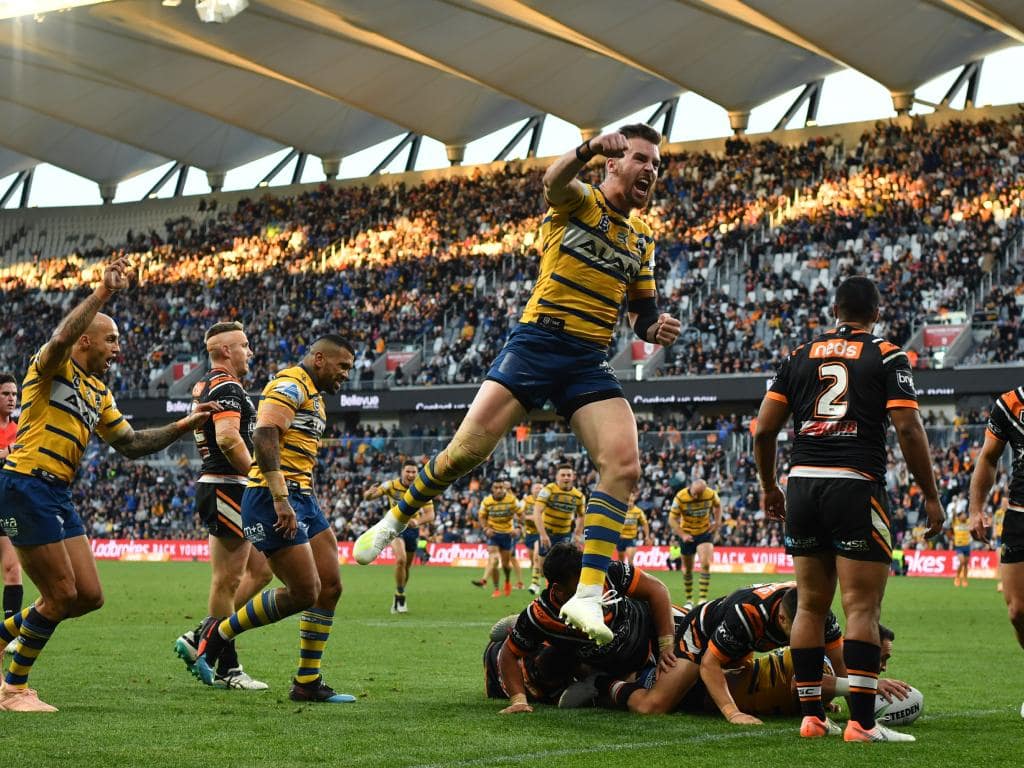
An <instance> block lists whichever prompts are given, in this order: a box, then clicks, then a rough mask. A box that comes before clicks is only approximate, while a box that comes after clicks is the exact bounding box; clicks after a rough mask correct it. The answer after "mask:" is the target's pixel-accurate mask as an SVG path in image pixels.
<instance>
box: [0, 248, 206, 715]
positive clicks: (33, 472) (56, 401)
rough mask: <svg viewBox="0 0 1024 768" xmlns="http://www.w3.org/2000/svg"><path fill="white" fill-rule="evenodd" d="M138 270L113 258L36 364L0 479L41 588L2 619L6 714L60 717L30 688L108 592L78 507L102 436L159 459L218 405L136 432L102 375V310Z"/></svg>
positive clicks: (106, 362) (108, 349)
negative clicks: (7, 657) (64, 631)
mask: <svg viewBox="0 0 1024 768" xmlns="http://www.w3.org/2000/svg"><path fill="white" fill-rule="evenodd" d="M131 268H132V265H131V262H130V261H129V260H128V259H127V258H125V257H120V258H115V259H113V260H112V261H111V262H110V263H109V264H107V265H106V266H105V267H104V269H103V279H102V282H101V283H100V285H99V286H98V287H97V288H96V289H95V290H94V291H93V292H92V293H91V294H90V295H89V296H87V297H86V298H85V299H84V300H83V301H82V302H80V303H79V304H78V305H77V306H76V307H75V308H74V309H72V310H71V312H70V313H68V315H67V316H66V317H65V318H64V319H63V320H62V321H61V323H60V325H58V326H57V329H56V330H55V331H54V332H53V335H52V336H51V337H50V340H49V341H48V342H46V343H45V344H44V345H43V346H42V348H40V350H39V351H38V352H37V353H36V354H35V355H34V356H33V357H32V361H31V362H30V363H29V366H28V372H27V373H26V375H25V380H24V382H23V383H22V398H23V402H22V411H21V419H20V421H19V425H18V438H17V442H15V444H14V445H13V446H12V447H11V452H10V454H8V456H7V458H6V460H5V462H4V465H3V469H2V471H0V526H2V527H3V529H4V531H5V533H6V534H7V535H8V536H9V537H10V539H11V543H12V544H14V546H15V548H16V549H17V550H18V556H19V557H20V559H21V565H22V567H23V568H24V569H25V573H27V574H28V576H29V578H30V579H32V582H33V583H34V584H35V585H36V587H37V588H38V589H39V599H38V600H37V601H36V602H35V604H34V605H32V606H30V607H28V608H26V609H24V610H22V611H21V612H19V613H16V614H14V615H13V616H11V617H10V618H8V619H7V620H5V621H4V624H3V630H2V631H0V640H2V642H3V643H5V644H6V643H8V642H10V641H11V640H13V639H14V638H15V637H17V639H18V645H17V646H16V647H15V651H14V658H13V659H12V661H11V665H10V667H9V668H8V671H7V674H6V676H5V677H4V682H3V686H2V688H0V710H7V711H10V712H55V711H56V708H55V707H53V706H51V705H49V704H46V703H44V702H43V701H41V700H40V699H39V697H38V695H37V694H36V692H35V691H33V690H32V689H31V688H29V687H28V677H29V673H30V672H31V670H32V666H33V664H35V662H36V661H38V659H39V655H40V654H41V653H42V651H43V648H44V646H45V645H46V643H47V641H48V640H49V639H50V637H51V636H52V635H53V633H54V630H56V629H57V625H58V624H59V623H60V622H61V621H63V620H64V619H72V618H76V617H78V616H83V615H85V614H87V613H89V612H91V611H95V610H97V609H99V608H100V606H102V605H103V590H102V588H101V586H100V579H99V574H98V573H97V572H96V561H95V560H94V559H93V555H92V548H91V547H90V546H89V540H88V539H87V538H86V535H85V525H84V524H83V523H82V518H81V517H79V515H78V512H77V511H76V510H75V508H74V506H73V505H72V503H71V482H72V480H74V477H75V472H76V471H77V470H78V465H79V463H80V462H81V460H82V455H83V454H84V453H85V447H86V445H88V443H89V438H90V437H91V436H92V433H93V432H94V431H95V432H96V434H98V435H99V436H100V438H101V439H102V440H103V441H104V442H106V443H108V444H109V445H111V446H112V447H113V448H114V449H116V450H117V451H118V453H120V454H122V455H124V456H127V457H128V458H131V459H136V458H139V457H141V456H146V455H148V454H151V453H156V452H157V451H161V450H163V449H164V448H166V447H167V446H168V445H170V444H171V443H173V442H174V441H175V440H177V439H178V438H180V437H182V436H183V435H185V434H187V433H189V432H191V431H192V430H193V429H195V428H197V427H199V426H202V424H204V423H205V422H206V420H207V419H208V418H209V417H210V414H211V413H216V412H217V411H218V410H219V409H220V406H218V405H217V404H216V403H204V404H202V405H201V406H198V407H197V408H196V409H195V410H193V412H192V413H191V414H190V415H188V416H186V417H185V418H183V419H179V420H178V421H176V422H174V423H173V424H169V425H167V426H166V427H159V428H156V429H143V430H138V431H136V430H134V429H132V427H131V425H130V424H129V423H128V421H127V420H126V419H125V417H124V416H122V415H121V412H120V411H119V410H118V409H117V404H116V403H115V402H114V396H113V394H112V393H111V392H110V390H109V389H108V388H107V385H106V384H104V383H103V376H104V375H105V374H106V373H107V371H109V370H110V365H111V363H113V362H114V360H116V359H117V357H118V355H119V354H120V352H121V347H120V341H119V340H120V334H119V333H118V330H117V324H116V323H115V322H114V320H113V318H111V317H110V316H109V315H105V314H102V313H101V312H100V309H101V308H102V307H103V305H104V304H106V303H107V302H108V301H109V300H110V299H111V297H113V295H114V294H115V293H117V292H118V291H121V290H123V289H124V288H126V287H127V286H128V275H129V273H130V271H131Z"/></svg>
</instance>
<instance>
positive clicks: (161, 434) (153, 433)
mask: <svg viewBox="0 0 1024 768" xmlns="http://www.w3.org/2000/svg"><path fill="white" fill-rule="evenodd" d="M220 408H221V406H220V405H219V404H218V403H199V404H198V405H196V407H195V410H194V411H193V412H192V413H191V414H189V415H188V416H186V417H185V418H183V419H178V420H177V421H175V422H173V423H172V424H168V425H166V426H163V427H154V428H152V429H140V430H134V429H132V428H131V426H128V427H127V428H125V429H124V430H122V431H121V432H120V433H119V434H118V435H117V436H116V437H115V438H113V439H112V440H111V441H110V445H111V446H112V447H113V448H114V450H116V451H117V452H118V453H120V454H121V455H122V456H126V457H128V458H129V459H137V458H139V457H140V456H148V455H149V454H151V453H156V452H157V451H162V450H163V449H164V448H166V447H167V446H169V445H170V444H171V443H173V442H175V441H176V440H177V439H178V438H180V437H181V436H182V435H186V434H188V433H189V432H191V431H192V430H194V429H195V428H196V427H199V426H202V425H203V423H204V422H205V421H206V420H207V419H208V418H210V414H211V413H216V412H217V411H219V410H220Z"/></svg>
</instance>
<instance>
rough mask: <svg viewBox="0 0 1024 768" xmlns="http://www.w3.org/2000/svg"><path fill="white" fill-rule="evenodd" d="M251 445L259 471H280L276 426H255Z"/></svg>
mask: <svg viewBox="0 0 1024 768" xmlns="http://www.w3.org/2000/svg"><path fill="white" fill-rule="evenodd" d="M252 447H253V454H255V459H256V464H257V465H258V466H259V468H260V471H261V472H278V471H280V469H281V439H280V432H278V428H277V427H275V426H261V427H256V429H254V430H253V433H252Z"/></svg>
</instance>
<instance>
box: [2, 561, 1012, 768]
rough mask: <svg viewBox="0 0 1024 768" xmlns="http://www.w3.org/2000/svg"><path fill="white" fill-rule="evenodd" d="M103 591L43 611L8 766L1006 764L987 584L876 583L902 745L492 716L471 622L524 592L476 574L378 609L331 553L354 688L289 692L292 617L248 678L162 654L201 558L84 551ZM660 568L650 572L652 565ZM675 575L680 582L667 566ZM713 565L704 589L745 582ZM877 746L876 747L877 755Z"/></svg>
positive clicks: (599, 719) (1008, 732)
mask: <svg viewBox="0 0 1024 768" xmlns="http://www.w3.org/2000/svg"><path fill="white" fill-rule="evenodd" d="M100 571H101V574H102V577H103V580H104V583H105V586H106V592H107V604H106V607H104V609H103V610H102V611H100V612H99V613H97V614H93V615H91V616H88V617H86V618H84V619H79V620H77V621H72V622H68V623H67V624H64V625H62V626H61V628H60V629H59V630H58V632H57V634H56V635H55V637H54V639H53V641H51V643H50V644H49V645H48V646H47V649H46V652H45V654H44V656H43V657H42V658H41V660H40V662H39V664H38V665H37V668H36V670H35V672H34V674H33V676H32V685H33V687H35V688H36V689H38V690H39V692H40V694H41V696H42V698H43V699H44V700H46V701H48V702H50V703H52V704H54V705H56V706H58V707H59V708H60V709H61V711H60V713H59V714H57V715H53V716H48V715H16V714H13V713H0V750H2V754H4V755H5V757H6V760H7V762H8V763H9V764H12V765H19V766H22V767H27V766H37V765H38V766H88V767H89V768H102V767H104V766H136V765H138V766H148V767H151V768H156V767H157V766H219V765H273V766H275V767H277V766H279V767H281V768H284V767H285V766H309V765H318V764H323V765H337V766H388V767H389V768H398V767H399V766H513V765H519V766H521V765H541V766H545V768H547V767H548V766H550V767H551V768H554V767H555V766H577V765H579V766H594V765H608V764H610V763H613V762H614V763H620V764H626V765H643V766H645V768H647V767H653V766H678V765H680V764H681V763H684V762H685V763H688V764H690V765H698V766H718V765H722V766H725V765H729V766H736V765H743V766H762V765H763V766H772V768H779V767H780V766H787V765H795V764H804V763H810V762H812V761H813V762H816V763H820V764H822V765H828V766H846V765H850V766H853V765H855V764H858V763H855V761H857V760H859V759H862V755H863V753H864V751H865V750H866V749H873V750H881V751H883V752H886V753H895V752H898V753H900V757H903V756H906V757H907V758H911V757H912V758H913V759H914V760H915V763H917V764H919V765H925V766H945V765H949V766H953V765H956V766H974V765H985V766H1002V765H1005V766H1011V765H1013V766H1018V765H1020V764H1021V757H1020V744H1021V733H1022V729H1024V721H1022V720H1021V717H1020V714H1019V710H1020V706H1021V701H1022V699H1024V651H1021V649H1020V648H1018V647H1017V645H1016V642H1015V641H1014V639H1013V634H1012V631H1011V629H1010V626H1009V622H1008V621H1007V620H1006V616H1005V609H1004V606H1003V602H1002V596H1001V595H998V594H996V592H995V587H994V583H993V582H991V581H981V580H978V581H975V582H974V583H972V584H971V586H970V588H969V589H966V590H964V589H954V588H953V587H952V585H951V584H950V582H949V581H946V580H932V579H895V580H893V581H891V582H890V587H889V594H888V597H887V600H886V609H885V616H884V619H885V621H886V623H888V624H890V625H891V626H892V627H893V628H894V629H895V630H896V634H897V640H896V644H895V653H894V656H893V659H892V662H891V664H890V674H891V675H892V676H894V677H899V678H902V679H905V680H907V681H908V682H910V683H912V684H913V685H915V686H916V687H918V688H920V689H921V690H922V691H923V692H924V694H925V714H924V715H923V716H922V717H921V719H920V720H918V722H917V723H915V724H914V725H913V726H909V727H908V728H907V730H908V731H910V732H912V733H914V734H915V735H917V737H918V739H919V741H918V742H917V743H916V744H910V745H881V746H874V747H868V746H864V745H852V744H851V745H847V744H843V743H842V742H841V741H833V740H828V741H820V742H814V743H804V742H801V741H800V740H799V739H798V738H797V737H796V734H795V725H794V723H793V722H789V721H779V720H774V721H769V722H768V723H767V724H766V725H765V726H763V727H761V728H738V727H736V726H730V725H729V724H727V723H726V722H725V721H724V720H722V719H720V718H715V717H687V716H682V715H672V716H664V717H652V718H641V717H638V716H634V715H629V714H625V713H620V712H609V711H596V710H576V711H558V710H556V709H551V708H545V707H539V708H538V709H537V711H536V712H534V713H533V714H531V715H517V716H514V717H500V716H499V715H498V714H497V713H498V710H499V709H500V708H501V705H500V704H499V703H497V702H494V701H489V700H487V699H486V698H484V695H483V691H482V674H481V663H480V656H481V652H482V650H483V647H484V645H485V641H486V636H487V631H488V628H489V627H490V626H491V624H492V623H493V622H494V621H495V620H497V619H498V618H500V617H501V616H503V615H506V614H509V613H513V612H516V611H518V610H520V609H521V608H522V607H523V605H525V603H526V602H527V594H526V593H525V592H520V593H516V594H515V595H514V597H512V598H509V599H504V598H501V599H496V600H492V599H491V598H490V596H489V595H488V594H487V593H485V592H484V591H483V590H480V589H477V588H476V587H473V586H471V585H470V584H469V579H470V578H471V577H472V576H475V575H476V573H477V572H476V571H470V570H468V569H462V568H420V569H417V570H416V571H415V572H414V574H413V579H412V583H411V585H410V591H409V605H410V612H409V613H408V614H406V615H404V616H392V615H390V613H389V612H388V609H389V606H390V595H391V591H392V580H391V571H390V569H388V568H383V567H370V568H356V567H346V568H344V569H343V572H342V579H343V581H344V584H345V595H344V596H343V598H342V604H341V606H340V610H339V613H338V617H339V618H338V620H337V621H336V624H335V631H334V634H333V635H332V638H331V642H330V645H329V646H328V649H327V654H326V658H325V664H324V668H325V676H326V679H327V681H328V682H329V683H330V684H331V685H332V686H334V687H335V688H336V689H337V690H339V691H345V692H349V693H353V694H355V695H357V696H358V697H359V700H358V703H356V704H352V705H337V706H324V705H322V706H319V707H316V706H308V705H307V706H299V705H296V704H294V703H292V702H290V701H289V700H288V698H287V686H288V681H289V678H290V675H291V673H292V671H293V670H294V667H295V662H296V657H297V650H296V646H297V640H296V620H295V619H290V620H287V621H285V622H282V623H281V624H278V625H276V626H273V627H269V628H266V629H261V630H256V631H253V632H251V633H249V634H247V635H245V636H244V637H243V638H242V639H241V640H240V642H239V651H240V654H241V657H242V661H243V663H244V664H245V666H246V669H247V670H248V671H249V672H250V673H251V674H253V675H254V676H255V677H258V678H260V679H263V680H266V681H267V682H269V683H270V684H271V688H272V690H270V691H267V692H260V693H256V692H252V693H250V692H242V691H220V690H214V689H211V688H205V687H203V686H201V685H200V684H199V683H198V682H196V681H195V680H194V679H193V678H192V677H190V676H189V675H188V674H186V672H185V668H184V665H183V664H182V663H181V662H180V661H179V660H178V659H177V658H176V657H175V656H174V654H173V652H172V650H171V646H172V643H173V641H174V638H175V637H176V636H177V635H178V634H179V633H180V632H181V631H183V630H185V629H187V628H190V627H191V626H192V625H193V624H194V623H195V620H196V618H197V617H199V616H201V614H202V612H203V608H204V607H205V593H206V585H207V580H208V566H206V565H204V564H198V563H197V564H178V563H166V564H160V563H102V564H101V565H100ZM660 575H661V576H662V577H663V578H667V577H668V574H664V573H662V574H660ZM671 576H673V577H674V578H673V580H672V581H671V582H670V586H671V587H672V588H673V591H674V592H675V591H676V590H678V589H679V582H678V581H677V580H678V579H680V577H679V576H678V575H677V574H671ZM748 581H749V578H747V577H742V576H720V575H716V576H715V577H714V578H713V581H712V591H713V592H714V593H715V594H722V593H724V592H726V591H728V590H729V589H730V588H733V587H738V586H741V585H742V584H744V583H747V582H748ZM891 757H892V755H891V754H888V755H886V757H883V758H881V759H883V760H884V759H887V758H891Z"/></svg>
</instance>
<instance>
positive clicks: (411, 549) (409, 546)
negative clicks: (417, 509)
mask: <svg viewBox="0 0 1024 768" xmlns="http://www.w3.org/2000/svg"><path fill="white" fill-rule="evenodd" d="M398 538H400V539H401V540H402V541H404V542H405V554H406V555H408V556H409V557H412V556H413V555H415V554H416V547H418V546H419V544H420V529H419V528H417V527H416V526H411V527H409V528H406V529H405V530H404V531H402V532H401V534H399V536H398Z"/></svg>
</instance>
